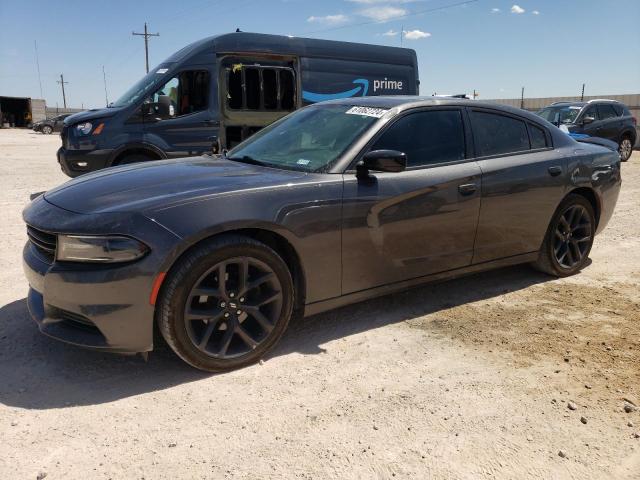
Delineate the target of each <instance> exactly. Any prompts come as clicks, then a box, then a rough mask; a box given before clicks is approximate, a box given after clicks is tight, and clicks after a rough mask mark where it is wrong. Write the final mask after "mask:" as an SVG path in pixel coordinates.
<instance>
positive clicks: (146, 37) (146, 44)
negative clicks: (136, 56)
mask: <svg viewBox="0 0 640 480" xmlns="http://www.w3.org/2000/svg"><path fill="white" fill-rule="evenodd" d="M131 35H139V36H141V37H144V58H145V60H146V65H147V73H149V37H159V36H160V34H159V33H148V32H147V22H144V33H136V32H131Z"/></svg>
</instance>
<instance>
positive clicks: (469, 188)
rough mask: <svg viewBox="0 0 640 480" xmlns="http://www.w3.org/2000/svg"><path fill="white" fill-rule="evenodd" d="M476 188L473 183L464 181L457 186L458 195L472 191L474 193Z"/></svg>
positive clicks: (471, 193) (469, 193)
mask: <svg viewBox="0 0 640 480" xmlns="http://www.w3.org/2000/svg"><path fill="white" fill-rule="evenodd" d="M477 189H478V187H477V186H476V184H475V183H465V184H464V185H460V186H459V187H458V191H459V192H460V195H473V194H474V193H476V190H477Z"/></svg>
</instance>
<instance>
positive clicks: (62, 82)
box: [56, 74, 69, 108]
mask: <svg viewBox="0 0 640 480" xmlns="http://www.w3.org/2000/svg"><path fill="white" fill-rule="evenodd" d="M56 83H59V84H60V85H61V86H62V103H63V105H64V108H67V97H66V95H65V94H64V84H65V83H69V82H65V81H64V76H63V75H62V74H60V80H58V81H57V82H56Z"/></svg>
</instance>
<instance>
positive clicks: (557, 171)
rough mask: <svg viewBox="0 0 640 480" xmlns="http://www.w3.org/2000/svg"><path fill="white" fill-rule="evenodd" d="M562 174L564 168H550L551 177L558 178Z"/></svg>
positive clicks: (556, 166)
mask: <svg viewBox="0 0 640 480" xmlns="http://www.w3.org/2000/svg"><path fill="white" fill-rule="evenodd" d="M561 173H562V167H559V166H558V165H554V166H553V167H549V175H551V176H552V177H557V176H558V175H560V174H561Z"/></svg>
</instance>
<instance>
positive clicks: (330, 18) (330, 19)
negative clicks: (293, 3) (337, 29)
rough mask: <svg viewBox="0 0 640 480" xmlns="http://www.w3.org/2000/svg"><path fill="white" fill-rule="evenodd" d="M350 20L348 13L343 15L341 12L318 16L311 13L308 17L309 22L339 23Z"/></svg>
mask: <svg viewBox="0 0 640 480" xmlns="http://www.w3.org/2000/svg"><path fill="white" fill-rule="evenodd" d="M347 20H348V17H347V16H346V15H342V14H341V13H339V14H337V15H325V16H324V17H316V16H315V15H311V16H310V17H309V18H307V22H310V23H325V24H328V25H336V24H338V23H344V22H346V21H347Z"/></svg>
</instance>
